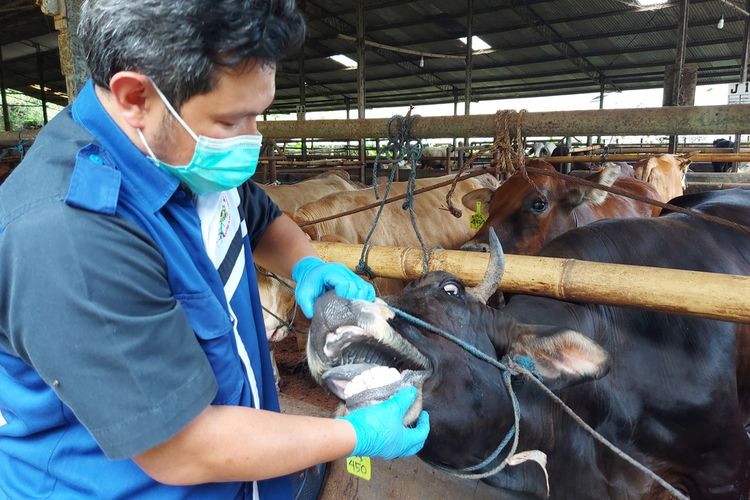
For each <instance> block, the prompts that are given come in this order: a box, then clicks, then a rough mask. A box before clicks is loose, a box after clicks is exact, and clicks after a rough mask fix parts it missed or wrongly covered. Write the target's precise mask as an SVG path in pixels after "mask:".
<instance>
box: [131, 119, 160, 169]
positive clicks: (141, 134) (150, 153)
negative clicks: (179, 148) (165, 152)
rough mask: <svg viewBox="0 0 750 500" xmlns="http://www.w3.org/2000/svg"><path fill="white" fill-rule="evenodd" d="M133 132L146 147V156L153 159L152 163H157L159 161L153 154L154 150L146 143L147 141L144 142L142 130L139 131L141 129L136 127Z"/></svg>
mask: <svg viewBox="0 0 750 500" xmlns="http://www.w3.org/2000/svg"><path fill="white" fill-rule="evenodd" d="M135 132H136V133H137V134H138V138H139V139H140V140H141V142H142V143H143V147H145V148H146V151H147V152H148V156H149V158H151V161H153V162H154V163H156V164H158V163H159V159H158V158H157V157H156V155H155V154H154V150H153V149H151V146H149V145H148V142H146V137H145V136H144V135H143V132H142V131H141V129H139V128H137V129H135Z"/></svg>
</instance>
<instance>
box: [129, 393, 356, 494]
mask: <svg viewBox="0 0 750 500" xmlns="http://www.w3.org/2000/svg"><path fill="white" fill-rule="evenodd" d="M355 442H356V434H355V431H354V428H353V427H352V426H351V424H349V423H348V422H346V421H344V420H334V419H328V418H316V417H306V416H299V415H283V414H278V413H274V412H269V411H265V410H255V409H252V408H243V407H236V406H209V407H208V408H207V409H206V410H204V411H203V413H201V414H200V415H199V416H198V417H196V418H195V419H194V420H193V421H192V422H191V423H190V424H188V425H187V426H186V427H185V428H183V429H182V430H181V431H180V432H179V433H177V434H176V435H175V436H174V437H172V438H171V439H169V440H168V441H167V442H165V443H163V444H161V445H159V446H156V447H154V448H152V449H151V450H149V451H146V452H144V453H142V454H140V455H138V456H136V457H134V460H135V461H136V463H137V464H138V465H139V466H140V467H141V468H142V469H143V470H144V471H145V472H146V473H147V474H148V475H150V476H151V477H153V478H154V479H155V480H157V481H160V482H162V483H166V484H174V485H190V484H202V483H209V482H225V481H255V480H261V479H267V478H271V477H277V476H281V475H284V474H289V473H292V472H295V471H298V470H302V469H304V468H306V467H309V466H311V465H315V464H318V463H323V462H329V461H331V460H335V459H337V458H341V457H344V456H347V455H349V454H350V453H351V452H352V450H353V449H354V445H355Z"/></svg>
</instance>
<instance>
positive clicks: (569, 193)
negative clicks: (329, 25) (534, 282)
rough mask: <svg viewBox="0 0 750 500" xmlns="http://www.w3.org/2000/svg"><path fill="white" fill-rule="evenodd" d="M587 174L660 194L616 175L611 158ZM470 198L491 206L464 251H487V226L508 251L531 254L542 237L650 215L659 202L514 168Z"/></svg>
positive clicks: (602, 181)
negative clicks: (607, 220)
mask: <svg viewBox="0 0 750 500" xmlns="http://www.w3.org/2000/svg"><path fill="white" fill-rule="evenodd" d="M528 165H529V166H530V167H537V168H543V169H546V170H550V171H553V170H554V167H553V166H552V165H550V164H549V163H546V162H544V161H541V160H531V161H529V163H528ZM587 179H588V180H591V181H594V182H597V183H599V184H603V185H605V186H614V187H617V188H620V189H625V190H626V191H628V192H630V193H632V194H636V195H641V196H646V197H648V198H652V199H655V200H658V199H659V195H658V193H657V192H656V190H655V189H654V188H653V187H652V186H651V185H649V184H648V183H646V182H643V181H640V180H637V179H634V178H632V177H629V176H624V175H620V167H619V165H616V164H613V163H605V164H604V167H603V168H602V170H601V171H600V172H597V173H594V174H592V175H591V176H589V177H587ZM471 197H474V199H476V200H479V201H481V202H482V204H483V205H489V207H490V208H489V218H488V219H487V221H486V222H485V223H484V225H483V226H482V228H481V229H480V230H479V232H478V233H477V234H476V237H474V238H473V239H472V240H470V241H467V242H466V244H464V245H463V246H462V249H464V250H473V251H487V249H488V245H487V243H488V240H487V235H488V231H489V229H490V228H494V230H495V232H496V233H497V234H498V237H499V238H500V242H501V243H502V244H503V248H505V250H506V251H507V252H509V253H516V254H526V255H534V254H536V253H537V252H538V251H539V250H540V249H541V248H542V245H544V243H546V242H547V241H550V240H552V239H553V238H555V237H556V236H558V235H560V234H562V233H564V232H566V231H568V230H570V229H573V228H575V227H580V226H583V225H585V224H589V223H591V222H593V221H595V220H599V219H605V218H615V217H651V216H654V215H657V214H658V212H659V208H658V207H655V206H653V205H649V204H648V203H643V202H639V201H635V200H633V199H631V198H627V197H624V196H619V195H614V194H609V193H607V192H606V191H603V190H601V189H596V188H593V187H588V186H583V185H581V184H575V183H573V182H569V181H567V180H562V179H559V178H555V177H551V176H548V175H543V174H541V173H529V174H528V178H526V177H524V176H523V175H522V174H521V173H516V174H514V175H513V176H511V177H510V178H509V179H508V180H507V181H505V182H504V183H503V184H502V185H501V186H500V187H499V188H498V189H497V190H496V191H494V192H493V191H492V190H490V189H483V190H478V191H476V192H475V193H472V194H471V195H470V196H469V198H471Z"/></svg>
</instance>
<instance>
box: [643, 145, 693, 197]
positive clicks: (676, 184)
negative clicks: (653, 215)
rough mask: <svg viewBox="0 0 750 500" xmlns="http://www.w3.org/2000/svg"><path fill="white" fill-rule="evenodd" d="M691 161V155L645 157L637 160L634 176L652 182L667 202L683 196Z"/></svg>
mask: <svg viewBox="0 0 750 500" xmlns="http://www.w3.org/2000/svg"><path fill="white" fill-rule="evenodd" d="M690 162H691V160H690V158H689V157H687V158H681V157H678V156H675V155H672V154H663V155H661V156H654V157H652V158H644V159H642V160H638V162H636V164H635V167H634V168H633V170H634V177H635V178H636V179H639V180H642V181H645V182H648V183H649V184H651V185H652V186H653V187H654V189H656V191H657V192H658V193H659V200H660V201H663V202H665V203H666V202H668V201H669V200H671V199H672V198H676V197H677V196H681V195H682V193H683V191H684V189H685V188H686V187H687V184H686V182H685V177H686V175H687V169H688V167H689V166H690Z"/></svg>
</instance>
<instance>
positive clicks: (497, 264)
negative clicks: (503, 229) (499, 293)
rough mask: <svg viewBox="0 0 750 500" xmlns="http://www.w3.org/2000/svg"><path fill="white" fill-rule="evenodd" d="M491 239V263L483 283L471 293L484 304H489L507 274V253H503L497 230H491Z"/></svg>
mask: <svg viewBox="0 0 750 500" xmlns="http://www.w3.org/2000/svg"><path fill="white" fill-rule="evenodd" d="M489 239H490V263H489V265H487V271H485V273H484V278H482V282H481V283H480V284H478V285H477V286H475V287H473V288H470V289H469V293H470V294H471V295H473V296H474V297H476V298H477V299H478V300H481V301H482V302H483V303H487V299H489V298H490V297H491V296H492V294H493V293H495V291H496V290H497V284H498V283H500V280H501V279H502V278H503V273H504V272H505V253H504V252H503V246H502V245H501V244H500V240H498V239H497V235H496V234H495V230H494V229H492V228H490V231H489Z"/></svg>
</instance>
